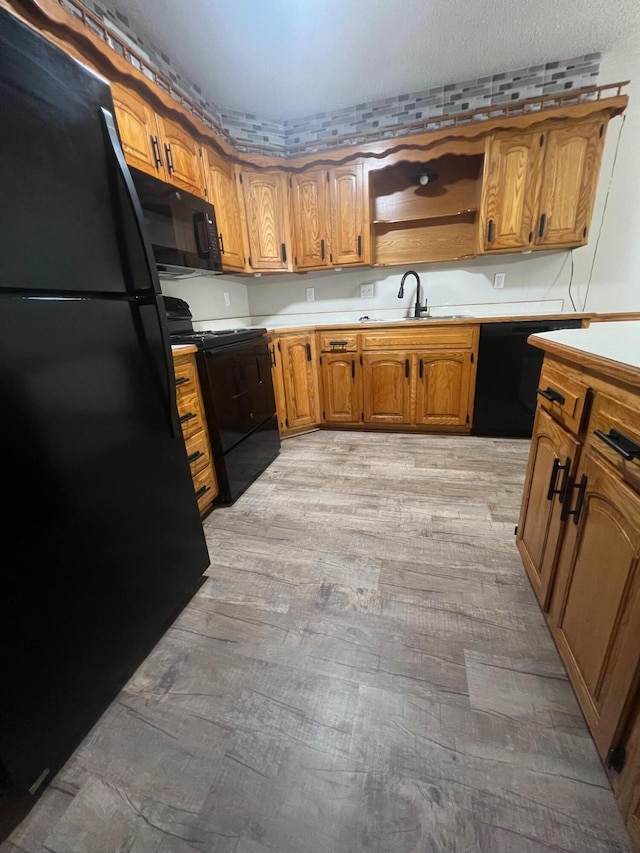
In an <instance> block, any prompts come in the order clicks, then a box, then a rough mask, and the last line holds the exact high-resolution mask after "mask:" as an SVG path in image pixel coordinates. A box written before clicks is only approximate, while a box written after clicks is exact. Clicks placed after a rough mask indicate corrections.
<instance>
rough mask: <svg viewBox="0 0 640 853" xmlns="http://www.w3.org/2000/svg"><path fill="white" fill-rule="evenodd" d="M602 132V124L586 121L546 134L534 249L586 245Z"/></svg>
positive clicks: (603, 129) (603, 128)
mask: <svg viewBox="0 0 640 853" xmlns="http://www.w3.org/2000/svg"><path fill="white" fill-rule="evenodd" d="M604 131H605V125H604V122H603V121H596V122H594V121H588V122H583V123H581V124H577V125H571V126H569V127H564V128H559V129H557V130H550V131H549V132H548V133H547V135H546V142H545V159H544V169H543V172H542V186H541V190H540V211H539V212H540V215H539V219H538V223H537V228H536V236H535V243H536V245H538V246H580V245H582V244H583V243H586V242H587V235H588V228H589V223H590V222H591V214H592V212H593V203H594V200H595V195H596V187H597V184H598V172H599V170H600V160H601V157H602V148H603V145H604Z"/></svg>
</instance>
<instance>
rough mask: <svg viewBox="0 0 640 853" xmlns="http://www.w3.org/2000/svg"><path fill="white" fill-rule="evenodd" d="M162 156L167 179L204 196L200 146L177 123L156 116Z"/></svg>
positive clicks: (177, 185)
mask: <svg viewBox="0 0 640 853" xmlns="http://www.w3.org/2000/svg"><path fill="white" fill-rule="evenodd" d="M158 129H159V130H160V139H161V143H162V156H163V158H164V163H165V167H166V170H167V176H168V177H167V180H168V181H169V183H171V184H173V185H174V186H176V187H180V188H181V189H183V190H186V191H187V192H188V193H193V195H197V196H200V197H201V198H204V175H203V169H202V157H201V154H200V146H199V145H198V143H197V142H196V141H195V139H194V138H193V137H192V136H190V135H189V134H188V133H187V132H186V131H185V130H183V129H182V128H181V127H180V125H179V124H176V123H175V122H173V121H171V120H170V119H168V118H163V117H162V116H158Z"/></svg>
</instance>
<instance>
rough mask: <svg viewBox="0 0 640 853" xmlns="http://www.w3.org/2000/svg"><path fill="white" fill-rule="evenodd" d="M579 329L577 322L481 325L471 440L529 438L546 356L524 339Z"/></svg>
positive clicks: (579, 323)
mask: <svg viewBox="0 0 640 853" xmlns="http://www.w3.org/2000/svg"><path fill="white" fill-rule="evenodd" d="M580 326H582V321H581V320H575V319H574V320H569V319H567V320H534V321H522V320H520V321H513V322H507V323H503V322H495V323H483V324H482V325H481V326H480V346H479V349H478V371H477V377H476V396H475V404H474V408H473V426H472V429H471V434H472V435H483V436H496V437H503V438H530V437H531V433H532V430H533V419H534V416H535V410H536V389H537V387H538V379H539V378H540V370H541V368H542V359H543V357H544V353H543V351H542V350H541V349H538V348H537V347H533V346H531V344H528V343H527V338H528V337H529V335H536V334H539V333H540V332H554V331H557V330H558V329H576V328H580Z"/></svg>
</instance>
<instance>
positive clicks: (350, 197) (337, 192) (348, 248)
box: [329, 163, 365, 266]
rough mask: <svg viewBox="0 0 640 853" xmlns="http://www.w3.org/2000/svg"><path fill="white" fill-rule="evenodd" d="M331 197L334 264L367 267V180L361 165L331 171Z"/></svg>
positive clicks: (332, 258) (356, 164)
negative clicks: (362, 265)
mask: <svg viewBox="0 0 640 853" xmlns="http://www.w3.org/2000/svg"><path fill="white" fill-rule="evenodd" d="M329 186H330V195H331V263H332V264H333V265H334V266H347V265H348V264H363V263H365V256H364V246H363V236H364V177H363V168H362V164H361V163H351V164H348V165H346V166H339V167H337V168H335V169H330V170H329Z"/></svg>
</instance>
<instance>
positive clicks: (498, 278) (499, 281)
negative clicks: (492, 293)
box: [493, 272, 506, 290]
mask: <svg viewBox="0 0 640 853" xmlns="http://www.w3.org/2000/svg"><path fill="white" fill-rule="evenodd" d="M505 278H506V273H503V272H497V273H496V274H495V275H494V277H493V286H494V287H495V288H496V289H497V290H499V289H500V288H502V287H504V280H505Z"/></svg>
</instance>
